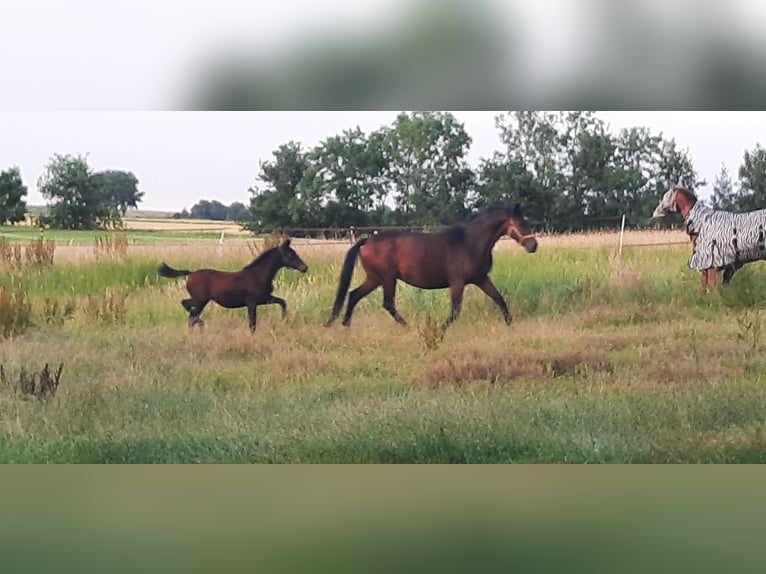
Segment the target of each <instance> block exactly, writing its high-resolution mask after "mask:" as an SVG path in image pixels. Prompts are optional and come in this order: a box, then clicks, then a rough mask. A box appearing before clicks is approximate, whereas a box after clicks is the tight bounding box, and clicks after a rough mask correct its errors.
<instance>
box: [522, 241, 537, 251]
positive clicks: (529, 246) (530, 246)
mask: <svg viewBox="0 0 766 574" xmlns="http://www.w3.org/2000/svg"><path fill="white" fill-rule="evenodd" d="M521 246H522V247H523V248H524V249H526V250H527V253H534V252H535V251H537V239H535V238H534V237H529V238H527V239H525V240H524V241H522V242H521Z"/></svg>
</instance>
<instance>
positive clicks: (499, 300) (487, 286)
mask: <svg viewBox="0 0 766 574" xmlns="http://www.w3.org/2000/svg"><path fill="white" fill-rule="evenodd" d="M476 286H477V287H478V288H479V289H481V290H482V291H484V292H485V293H486V294H487V295H489V297H490V299H492V300H493V301H494V302H495V304H496V305H497V306H498V307H500V310H501V311H502V312H503V318H504V319H505V322H506V324H508V325H510V324H511V321H513V317H512V316H511V312H510V311H509V310H508V305H506V304H505V299H503V296H502V295H501V294H500V291H498V290H497V287H495V284H494V283H492V279H490V278H489V277H487V278H486V279H484V281H482V282H481V283H477V284H476Z"/></svg>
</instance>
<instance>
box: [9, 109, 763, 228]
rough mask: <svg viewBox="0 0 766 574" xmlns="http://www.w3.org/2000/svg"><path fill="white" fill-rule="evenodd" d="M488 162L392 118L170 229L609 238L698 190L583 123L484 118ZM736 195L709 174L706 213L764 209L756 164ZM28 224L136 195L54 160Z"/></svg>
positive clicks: (669, 156)
mask: <svg viewBox="0 0 766 574" xmlns="http://www.w3.org/2000/svg"><path fill="white" fill-rule="evenodd" d="M496 127H497V131H498V137H499V140H500V142H501V146H500V151H498V152H495V153H494V154H493V155H492V156H491V157H489V158H482V159H481V161H480V162H479V165H478V166H477V167H476V168H475V169H474V168H472V167H471V166H470V165H469V162H468V159H467V157H468V151H469V149H470V146H471V143H472V140H471V137H470V136H469V134H468V133H467V132H466V129H465V127H464V125H463V124H462V123H460V122H459V121H458V120H457V119H456V118H455V117H454V116H453V115H452V114H450V113H449V112H410V113H400V114H399V115H398V116H397V117H396V120H395V121H394V122H393V123H392V124H391V125H389V126H384V127H382V128H380V129H378V130H375V131H372V132H371V133H365V132H363V131H362V130H361V129H359V128H355V129H350V130H346V131H344V132H343V133H341V134H339V135H335V136H331V137H328V138H326V139H325V140H324V141H322V142H320V143H319V144H318V145H316V146H315V147H313V148H310V149H304V147H303V146H302V145H301V144H300V143H298V142H294V141H292V142H288V143H286V144H284V145H281V146H279V148H278V149H276V150H275V151H274V152H273V153H272V156H271V158H270V159H268V160H266V161H261V162H260V164H259V170H258V174H257V178H256V184H255V185H254V186H252V187H251V188H250V189H249V190H248V191H249V194H250V202H249V205H245V204H243V203H240V202H234V203H232V204H231V205H229V206H226V205H224V204H222V203H221V202H219V201H217V200H201V201H199V202H198V203H197V204H195V205H194V206H193V207H192V208H191V210H186V209H184V210H183V211H182V212H180V213H177V214H175V217H177V218H185V217H191V218H201V219H212V220H219V221H224V220H228V221H238V222H246V223H247V225H248V226H249V227H250V228H251V229H252V230H254V231H259V232H260V231H269V230H274V229H296V228H346V227H350V226H356V227H365V226H437V225H442V224H447V223H450V222H453V221H457V220H460V219H463V218H465V217H467V216H468V215H469V214H470V213H472V212H475V211H477V210H481V209H485V208H487V207H490V206H493V205H512V204H515V203H521V204H522V205H523V206H524V208H525V213H526V216H527V218H528V219H529V220H530V222H531V223H533V224H534V225H535V227H536V228H537V229H541V230H549V231H569V230H580V229H588V228H608V227H614V226H617V225H619V224H620V218H621V216H622V215H623V214H625V215H627V217H628V221H629V223H630V224H631V225H633V226H641V225H654V224H655V223H654V222H652V221H650V219H649V216H650V214H651V213H652V211H653V209H654V207H655V205H656V202H657V201H658V199H659V198H660V197H661V196H662V194H663V193H664V192H665V191H666V190H667V188H668V185H670V184H677V185H683V186H686V187H689V188H692V189H699V187H700V186H703V185H706V182H705V181H703V180H701V179H700V178H699V176H698V174H697V171H696V170H695V168H694V164H693V162H692V158H691V157H690V155H689V153H688V151H686V150H681V149H679V148H678V146H677V145H676V143H675V141H674V140H672V139H666V138H665V137H663V136H662V135H661V134H653V133H651V131H650V130H648V129H647V128H643V127H635V128H630V129H623V130H620V131H619V132H617V133H613V132H612V131H611V130H610V128H609V126H608V125H607V124H606V123H605V122H604V121H602V120H601V119H600V118H598V117H597V115H596V114H595V112H590V111H576V112H533V111H523V112H508V113H506V114H501V115H500V116H498V117H497V118H496ZM737 175H738V181H737V182H733V181H732V178H731V176H730V175H729V173H728V171H727V170H726V167H725V166H722V169H721V172H720V173H719V174H718V175H717V177H716V179H715V182H714V185H713V195H712V198H711V201H710V202H711V204H712V206H713V207H715V208H718V209H734V210H751V209H757V208H761V207H766V150H764V149H763V148H761V146H760V145H758V146H756V148H755V149H754V150H749V151H747V152H745V154H744V158H743V163H742V165H741V166H740V167H739V170H738V172H737ZM38 189H39V190H40V191H41V193H42V195H43V196H44V197H45V198H46V199H47V200H48V202H49V205H48V211H47V213H46V214H45V215H43V216H41V217H40V223H41V224H43V225H50V226H52V227H59V228H67V229H92V228H96V227H109V226H115V225H119V224H120V222H121V219H122V217H124V215H125V212H126V210H127V209H128V208H129V207H137V205H138V203H140V202H141V199H142V197H143V193H142V192H140V191H138V179H137V178H136V176H135V175H134V174H133V173H132V172H125V171H114V170H110V171H103V172H94V171H93V170H92V169H91V168H90V167H89V166H88V163H87V158H85V157H83V156H71V155H55V156H53V158H51V160H50V162H49V163H48V165H47V166H46V169H45V172H44V173H43V175H42V176H41V177H40V179H39V181H38ZM25 196H26V187H25V186H24V184H23V182H22V181H21V176H20V173H19V170H18V168H10V169H7V170H6V171H4V172H2V173H0V223H5V222H9V223H14V222H17V221H21V220H23V218H24V212H25V210H26V206H25V203H24V197H25Z"/></svg>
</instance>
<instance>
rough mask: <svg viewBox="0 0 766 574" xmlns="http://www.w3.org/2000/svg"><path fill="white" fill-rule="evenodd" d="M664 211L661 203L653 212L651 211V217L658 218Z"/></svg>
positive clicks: (663, 215) (662, 215) (663, 214)
mask: <svg viewBox="0 0 766 574" xmlns="http://www.w3.org/2000/svg"><path fill="white" fill-rule="evenodd" d="M665 215H666V213H665V210H664V209H663V208H662V206H661V205H658V206H657V209H655V210H654V213H652V217H653V218H655V219H658V218H660V217H665Z"/></svg>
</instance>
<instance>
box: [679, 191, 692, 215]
mask: <svg viewBox="0 0 766 574" xmlns="http://www.w3.org/2000/svg"><path fill="white" fill-rule="evenodd" d="M676 204H677V205H678V209H679V211H680V212H681V215H682V216H683V217H684V218H686V217H688V216H689V212H690V211H691V210H692V209H693V208H694V206H695V205H697V198H696V197H694V196H692V195H690V194H688V193H686V192H685V191H678V192H677V193H676Z"/></svg>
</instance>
